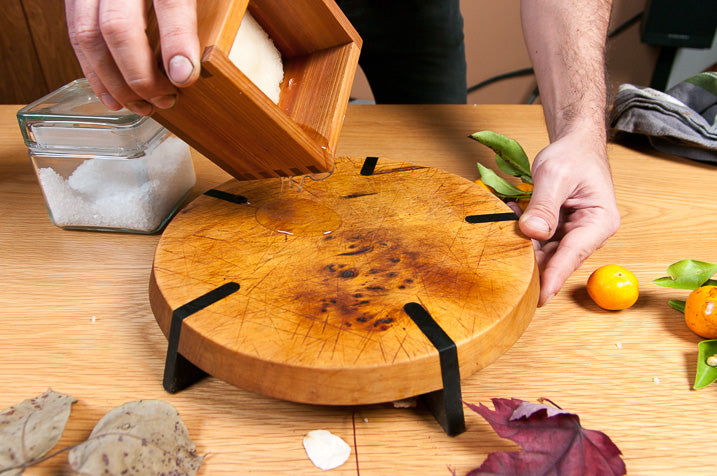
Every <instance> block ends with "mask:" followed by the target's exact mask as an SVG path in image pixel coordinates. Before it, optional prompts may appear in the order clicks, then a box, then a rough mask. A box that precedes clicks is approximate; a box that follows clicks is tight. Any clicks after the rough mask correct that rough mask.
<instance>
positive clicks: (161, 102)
mask: <svg viewBox="0 0 717 476" xmlns="http://www.w3.org/2000/svg"><path fill="white" fill-rule="evenodd" d="M149 102H151V103H152V104H154V106H155V107H157V108H159V109H171V108H173V107H174V105H175V104H177V95H176V94H167V95H165V96H157V97H153V98H152V99H150V100H149Z"/></svg>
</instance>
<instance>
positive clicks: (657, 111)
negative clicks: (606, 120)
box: [610, 72, 717, 163]
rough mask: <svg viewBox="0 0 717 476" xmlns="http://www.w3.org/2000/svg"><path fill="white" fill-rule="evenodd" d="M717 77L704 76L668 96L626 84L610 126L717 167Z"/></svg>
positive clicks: (694, 79) (676, 89)
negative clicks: (642, 136)
mask: <svg viewBox="0 0 717 476" xmlns="http://www.w3.org/2000/svg"><path fill="white" fill-rule="evenodd" d="M716 115H717V73H714V72H708V73H700V74H698V75H696V76H693V77H691V78H689V79H686V80H685V81H682V82H681V83H678V84H676V85H675V86H673V87H672V88H670V89H668V90H667V91H666V92H664V93H663V92H661V91H657V90H655V89H651V88H646V87H641V86H635V85H632V84H623V85H621V86H620V88H619V90H618V93H617V95H616V96H615V102H614V104H613V108H612V112H611V114H610V126H611V127H612V128H613V129H614V130H616V131H622V132H628V133H632V134H642V135H644V136H646V137H647V138H648V140H649V141H650V143H651V144H652V146H653V147H654V148H655V149H657V150H659V151H662V152H667V153H670V154H674V155H679V156H681V157H687V158H690V159H694V160H700V161H704V162H713V163H717V124H716V123H715V116H716Z"/></svg>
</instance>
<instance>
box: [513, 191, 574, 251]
mask: <svg viewBox="0 0 717 476" xmlns="http://www.w3.org/2000/svg"><path fill="white" fill-rule="evenodd" d="M552 183H553V182H552V180H551V184H552ZM551 184H547V183H546V181H544V180H541V181H538V180H536V181H535V188H534V189H533V194H532V196H531V197H530V202H529V204H528V208H526V210H525V212H524V213H523V214H522V215H520V219H519V221H518V224H519V226H520V230H521V231H522V232H523V233H525V235H526V236H528V237H529V238H532V239H534V240H538V241H545V240H548V239H550V238H551V237H552V236H553V235H554V234H555V231H556V230H557V228H558V223H559V220H560V208H561V207H562V205H563V203H564V202H565V199H566V197H567V193H564V192H563V191H562V190H561V189H560V186H555V187H553V188H552V189H551V188H549V187H550V185H551Z"/></svg>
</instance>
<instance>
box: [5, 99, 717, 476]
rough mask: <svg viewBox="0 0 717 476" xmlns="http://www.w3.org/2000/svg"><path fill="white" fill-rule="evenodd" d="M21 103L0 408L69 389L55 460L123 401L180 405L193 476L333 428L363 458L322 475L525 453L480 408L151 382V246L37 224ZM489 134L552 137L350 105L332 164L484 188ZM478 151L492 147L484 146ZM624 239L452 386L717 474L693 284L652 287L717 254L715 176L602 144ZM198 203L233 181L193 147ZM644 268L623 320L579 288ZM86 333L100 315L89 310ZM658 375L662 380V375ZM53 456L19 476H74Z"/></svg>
mask: <svg viewBox="0 0 717 476" xmlns="http://www.w3.org/2000/svg"><path fill="white" fill-rule="evenodd" d="M18 109H19V106H0V156H1V157H2V160H0V250H2V251H0V253H2V258H1V259H0V289H1V291H2V292H0V306H1V307H2V309H3V314H2V318H1V319H0V349H2V352H0V388H1V389H2V391H0V408H7V407H8V406H10V405H13V404H15V403H18V402H20V401H22V400H24V399H26V398H29V397H32V396H34V395H37V394H40V393H42V392H44V391H45V390H46V389H47V388H48V387H51V388H52V389H53V390H55V391H59V392H63V393H68V394H71V395H73V396H74V397H75V398H76V399H77V400H78V401H77V403H75V404H74V405H73V409H72V414H71V416H70V420H69V422H68V426H67V430H66V431H65V434H64V436H63V438H62V440H61V441H60V442H59V444H58V446H57V448H58V449H59V448H60V447H64V446H67V445H71V444H76V443H79V442H81V441H83V440H84V439H85V438H87V436H88V435H89V433H90V431H91V430H92V428H93V426H94V425H95V424H96V423H97V421H98V420H99V419H100V418H101V417H102V415H104V414H105V413H106V412H108V411H109V410H110V409H112V408H114V407H115V406H118V405H121V404H122V403H124V402H126V401H129V400H139V399H153V398H158V399H162V400H166V401H168V402H170V403H172V404H173V405H174V406H175V407H176V408H177V410H178V411H179V412H180V414H181V416H182V418H183V419H184V421H185V422H186V423H187V426H188V428H189V433H190V435H191V437H192V438H193V439H194V441H196V443H197V447H198V452H199V453H200V454H207V458H206V459H205V461H204V464H203V467H202V469H201V471H200V475H212V476H214V475H236V474H259V475H261V474H266V475H269V474H271V475H274V474H287V473H290V474H299V475H316V474H318V473H319V470H318V469H317V468H315V467H314V466H313V465H312V464H311V462H310V461H309V460H308V458H307V457H306V454H305V452H304V450H303V448H302V446H301V439H302V437H303V435H304V434H306V433H307V432H308V431H311V430H315V429H319V428H322V429H327V430H330V431H331V432H333V433H335V434H337V435H339V436H340V437H342V438H343V439H344V440H345V441H347V442H348V443H349V444H350V445H351V446H352V447H353V437H354V432H353V423H354V422H355V426H356V443H357V451H352V454H351V457H350V459H349V461H348V462H347V463H346V464H345V465H344V466H342V467H340V468H338V469H336V470H333V471H332V472H331V474H336V475H342V476H343V475H356V474H357V470H356V467H357V460H358V466H359V468H360V474H361V475H362V476H374V475H376V476H380V475H386V474H395V475H411V476H413V475H416V474H447V473H448V469H447V468H448V467H450V468H452V469H454V470H455V471H456V474H465V473H466V472H468V471H469V470H470V469H472V468H475V467H477V466H479V465H480V464H481V463H482V462H483V460H484V459H485V458H486V456H487V455H488V454H489V453H491V452H493V451H499V450H510V451H514V450H517V449H518V447H517V446H516V445H514V444H513V443H511V442H509V441H507V440H504V439H502V438H500V437H498V436H497V435H496V434H495V432H494V431H493V430H492V429H491V428H490V427H489V425H488V424H487V423H486V422H485V421H484V420H483V419H482V418H481V417H479V416H478V415H475V414H472V413H470V412H468V413H466V423H467V427H468V430H467V431H466V432H465V433H463V434H461V435H459V436H457V437H454V438H452V437H448V436H446V435H445V434H444V433H443V430H442V429H441V428H440V426H439V425H438V424H437V423H436V422H435V421H434V420H433V417H432V416H431V415H430V414H429V413H428V412H427V411H426V410H425V409H423V408H418V409H408V410H407V409H397V408H393V407H392V406H390V405H383V404H378V405H368V406H352V407H336V406H321V405H306V404H297V403H291V402H287V401H283V400H278V399H273V398H270V397H264V396H261V395H258V394H254V393H251V392H249V391H246V390H242V389H241V388H238V387H236V386H233V385H230V384H228V383H225V382H223V381H222V380H220V379H217V378H207V379H205V380H203V381H201V382H199V383H197V384H195V385H193V386H192V387H190V388H188V389H186V390H184V391H182V392H179V393H177V394H173V395H170V394H167V393H166V392H165V391H164V390H163V389H162V384H161V382H162V372H163V367H164V358H165V352H166V350H167V339H166V337H165V336H164V335H163V334H162V332H161V330H160V328H159V326H158V325H157V322H156V320H155V318H154V316H153V313H152V310H151V308H150V303H149V296H148V292H147V289H148V280H149V276H150V274H151V270H152V261H153V257H154V254H155V250H156V248H157V244H158V242H159V240H160V236H140V235H125V234H116V233H96V232H95V233H93V232H80V231H64V230H61V229H59V228H56V227H54V226H53V225H52V224H51V223H50V220H49V218H48V216H47V211H46V210H45V207H44V205H43V203H42V196H41V194H40V190H39V188H38V186H37V179H36V178H35V176H34V174H33V171H32V167H31V165H30V161H29V160H28V157H27V150H26V148H25V146H24V144H23V143H22V137H21V135H20V130H19V127H18V125H17V119H16V117H15V113H16V112H17V110H18ZM482 129H491V130H495V131H498V132H502V133H504V134H506V135H509V136H511V137H514V138H516V139H517V140H518V141H520V143H521V144H522V145H523V147H524V148H525V149H526V151H527V152H528V155H529V156H530V157H533V156H534V155H535V154H536V153H537V152H538V151H539V150H540V149H541V148H542V147H544V146H545V145H546V144H547V143H548V136H547V133H546V131H545V125H544V123H543V119H542V111H541V108H540V107H539V106H488V105H481V106H475V107H473V106H451V107H448V106H349V108H348V111H347V115H346V121H345V124H344V128H343V132H342V134H341V139H340V141H339V146H338V154H339V155H343V156H350V157H362V156H365V155H376V156H381V157H385V158H387V159H389V158H390V159H391V160H395V161H406V162H413V163H417V164H419V165H425V166H428V167H434V168H439V169H442V170H446V171H447V172H449V173H452V174H456V175H459V176H462V177H464V178H466V179H471V180H472V179H475V178H476V177H477V176H478V172H477V170H476V167H475V162H476V161H481V162H482V163H485V164H486V165H491V166H493V165H494V162H493V154H492V153H491V152H490V151H489V150H487V148H484V147H482V146H480V144H477V143H476V142H474V141H472V140H470V139H468V138H467V135H468V134H470V133H472V132H475V131H478V130H482ZM484 149H485V150H484ZM608 154H609V157H610V163H611V167H612V170H613V174H614V180H615V187H616V192H617V199H618V206H619V209H620V212H621V214H622V226H621V229H620V231H619V232H618V233H617V234H616V235H615V236H614V237H613V238H612V239H610V240H609V241H608V243H607V244H606V245H605V246H604V247H603V248H602V249H600V250H598V251H597V252H595V253H594V254H593V255H592V256H591V257H590V258H589V259H588V260H587V261H586V262H585V263H584V264H583V266H582V267H581V268H580V269H578V271H576V272H575V273H574V274H573V275H572V276H571V277H570V279H569V280H568V282H567V283H566V284H565V286H564V287H563V289H562V291H561V292H560V293H559V294H558V295H557V296H556V297H555V298H554V299H553V300H552V301H551V302H550V303H549V304H548V305H547V306H545V307H542V308H539V309H538V310H537V311H536V313H535V316H534V318H533V320H532V321H531V323H530V325H529V326H528V329H527V330H526V331H525V332H524V333H523V334H522V336H521V337H520V339H518V341H517V342H516V344H515V345H513V346H512V347H511V348H510V349H509V350H508V351H507V352H506V353H505V354H503V355H502V356H501V357H500V358H498V360H496V361H495V362H493V363H492V364H491V365H489V366H488V367H486V368H484V369H482V370H480V371H479V372H476V373H475V374H473V375H472V376H471V377H469V378H466V379H464V380H463V386H462V391H463V398H464V400H465V401H467V402H470V403H475V404H478V403H482V404H485V405H488V406H491V405H492V404H491V401H490V399H491V398H494V397H515V398H522V399H525V400H529V401H533V402H534V401H536V399H538V398H540V397H549V398H550V399H552V400H553V401H555V402H556V403H557V404H559V405H560V406H561V407H563V408H564V409H566V410H569V411H573V412H576V413H578V414H579V416H580V422H581V424H582V425H583V426H584V427H585V428H590V429H596V430H600V431H603V432H604V433H606V434H607V435H608V436H609V437H610V438H611V439H612V440H613V441H614V442H615V444H616V445H617V446H618V447H619V448H620V450H621V451H622V453H623V458H624V460H625V462H626V465H627V469H628V474H634V475H665V476H667V475H669V476H672V475H676V474H681V475H682V474H706V473H709V472H710V471H711V468H714V467H716V466H717V455H715V452H714V443H713V439H712V438H711V436H710V435H711V434H712V431H713V427H714V420H715V416H716V415H715V408H717V387H715V386H710V387H707V388H705V389H702V390H699V391H692V390H691V389H690V387H691V384H692V380H693V379H694V373H695V362H696V360H695V359H696V358H697V342H699V340H700V339H699V337H697V336H696V335H694V334H693V333H692V332H690V331H689V329H687V327H686V326H685V324H684V320H683V319H682V316H680V314H679V313H678V312H677V311H674V310H672V309H670V308H669V307H668V306H667V300H668V299H684V297H685V292H683V291H679V290H670V289H666V288H660V287H657V286H654V285H652V284H651V283H650V282H651V281H652V280H653V279H655V278H657V277H660V276H664V273H665V268H666V267H667V266H668V265H669V264H671V263H673V262H675V261H677V260H679V259H682V258H695V259H703V260H706V261H711V262H717V252H716V251H715V250H717V228H716V225H715V220H714V217H715V216H717V203H716V202H715V201H714V199H713V198H712V197H713V195H714V184H715V183H717V168H715V167H714V166H711V165H706V164H700V163H697V162H693V161H689V160H686V159H681V158H678V157H674V156H670V155H667V154H662V153H657V152H654V151H652V150H651V149H649V148H646V147H644V145H642V144H639V143H621V144H610V145H609V148H608ZM194 164H195V168H196V171H197V185H196V187H195V190H194V192H193V196H192V200H193V199H194V198H196V197H197V196H198V195H199V194H201V193H202V192H204V191H205V190H207V189H209V188H215V187H219V186H220V185H221V184H223V183H225V182H227V181H228V180H230V179H231V176H230V175H228V174H227V173H225V172H223V171H222V170H221V169H220V168H219V167H217V166H216V165H215V164H213V163H212V162H211V161H209V160H207V159H206V158H204V157H202V156H201V155H199V154H196V153H195V154H194ZM608 263H616V264H621V265H623V266H625V267H627V268H628V269H630V270H631V271H633V272H634V273H635V275H636V276H637V278H638V279H639V281H640V286H641V295H640V299H639V300H638V302H637V304H636V305H635V306H633V307H632V308H630V309H628V310H625V311H619V312H607V311H603V310H601V309H600V308H598V307H597V306H596V305H595V304H593V303H592V302H591V301H590V298H589V297H588V296H587V293H586V292H585V281H586V280H587V277H588V275H589V274H590V272H591V271H592V270H594V269H595V268H597V267H598V266H600V265H603V264H608ZM93 316H94V317H95V321H94V322H93V321H92V317H93ZM655 379H657V380H655ZM69 473H70V471H69V468H68V465H67V459H66V457H65V456H63V455H58V456H56V457H54V458H52V459H51V460H49V461H47V462H45V463H43V464H41V465H39V466H38V467H37V468H32V469H31V470H30V471H28V472H27V474H32V475H33V476H34V475H41V476H44V475H58V474H69Z"/></svg>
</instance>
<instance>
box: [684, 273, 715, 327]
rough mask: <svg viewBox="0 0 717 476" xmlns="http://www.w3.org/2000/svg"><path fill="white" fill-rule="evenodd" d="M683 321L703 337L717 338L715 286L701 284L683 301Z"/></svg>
mask: <svg viewBox="0 0 717 476" xmlns="http://www.w3.org/2000/svg"><path fill="white" fill-rule="evenodd" d="M685 323H686V324H687V327H689V328H690V330H692V332H694V333H695V334H697V335H698V336H700V337H704V338H705V339H717V286H702V287H699V288H697V289H695V290H694V291H692V292H691V293H690V295H689V296H688V297H687V301H685Z"/></svg>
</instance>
